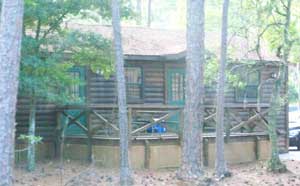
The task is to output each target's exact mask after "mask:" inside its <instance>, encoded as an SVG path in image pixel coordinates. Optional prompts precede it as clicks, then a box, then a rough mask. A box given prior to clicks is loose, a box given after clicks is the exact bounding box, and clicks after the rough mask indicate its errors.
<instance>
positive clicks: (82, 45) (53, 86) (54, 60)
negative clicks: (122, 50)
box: [19, 0, 132, 104]
mask: <svg viewBox="0 0 300 186" xmlns="http://www.w3.org/2000/svg"><path fill="white" fill-rule="evenodd" d="M121 10H122V16H123V17H124V18H130V16H131V15H132V12H131V4H130V2H128V1H122V9H121ZM73 18H76V19H80V20H83V19H93V20H97V18H98V19H99V18H101V19H105V20H109V19H110V18H111V12H110V0H96V1H89V0H88V1H87V0H64V1H55V0H25V10H24V28H25V31H24V36H23V43H22V56H21V72H20V86H19V87H20V88H19V89H20V91H19V94H20V95H23V96H28V97H33V98H35V99H38V98H42V99H44V100H47V101H51V102H56V103H59V104H66V103H69V102H72V103H73V102H74V101H75V100H77V99H78V98H74V97H73V96H72V95H70V91H69V90H68V87H70V86H71V85H74V84H83V83H84V82H80V79H74V77H72V76H71V75H70V74H69V73H68V71H69V70H70V69H72V68H73V67H75V66H81V67H88V68H91V69H92V70H93V71H94V72H98V73H101V74H103V75H105V76H106V77H108V76H109V75H110V74H111V73H112V72H113V60H112V52H111V51H112V50H111V48H112V47H111V41H110V40H107V39H105V38H103V37H102V36H101V35H97V34H96V33H89V32H81V31H80V30H78V31H72V30H68V29H67V28H65V27H64V22H65V21H68V20H70V19H73ZM77 101H80V100H77Z"/></svg>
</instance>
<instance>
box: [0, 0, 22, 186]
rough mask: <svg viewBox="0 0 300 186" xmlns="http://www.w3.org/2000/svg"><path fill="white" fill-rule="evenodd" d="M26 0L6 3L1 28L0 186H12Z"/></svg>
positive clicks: (6, 1)
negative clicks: (24, 0)
mask: <svg viewBox="0 0 300 186" xmlns="http://www.w3.org/2000/svg"><path fill="white" fill-rule="evenodd" d="M23 8H24V2H23V0H15V1H11V0H3V1H2V9H1V25H0V72H1V73H0V106H1V107H0V111H1V112H0V116H1V121H0V154H1V158H0V185H1V186H12V185H13V180H12V176H13V175H12V172H13V167H14V166H13V165H14V142H15V113H16V102H17V92H18V74H19V63H20V51H21V41H22V20H23Z"/></svg>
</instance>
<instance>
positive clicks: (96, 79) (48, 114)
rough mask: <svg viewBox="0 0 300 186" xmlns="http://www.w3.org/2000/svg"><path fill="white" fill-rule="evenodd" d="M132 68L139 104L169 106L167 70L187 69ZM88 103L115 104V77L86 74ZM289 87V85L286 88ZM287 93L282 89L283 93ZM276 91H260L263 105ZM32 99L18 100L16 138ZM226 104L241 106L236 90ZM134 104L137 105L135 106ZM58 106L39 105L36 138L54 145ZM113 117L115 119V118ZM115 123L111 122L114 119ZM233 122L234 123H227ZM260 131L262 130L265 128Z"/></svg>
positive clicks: (267, 72) (269, 87)
mask: <svg viewBox="0 0 300 186" xmlns="http://www.w3.org/2000/svg"><path fill="white" fill-rule="evenodd" d="M127 65H129V66H139V67H141V68H142V71H143V77H144V79H143V82H144V84H143V85H144V87H143V99H142V101H141V102H138V104H167V99H166V95H167V92H166V80H165V77H166V70H167V69H168V68H175V67H184V65H183V64H182V63H177V62H159V61H129V62H127ZM276 70H277V68H276V67H274V66H268V65H267V66H265V67H263V68H262V69H261V74H260V78H261V79H260V81H261V82H262V81H266V80H267V79H269V78H270V77H271V74H272V73H273V72H276ZM86 80H87V87H86V95H87V99H86V101H87V103H88V104H111V103H116V101H117V99H116V83H115V78H114V77H113V76H112V77H110V78H109V79H105V78H104V77H103V76H102V75H99V74H96V73H92V72H91V71H90V70H87V76H86ZM285 86H286V85H285ZM285 90H286V87H285V89H283V91H285ZM272 91H273V83H272V81H266V83H264V85H263V86H262V89H261V100H262V103H269V102H270V99H271V94H272ZM215 98H216V89H215V88H214V87H206V90H205V104H208V105H215ZM28 100H29V99H26V98H23V97H22V98H21V97H20V98H19V99H18V107H17V117H16V118H17V119H16V120H17V123H18V125H17V135H20V134H24V133H27V130H28V115H29V101H28ZM225 100H226V103H227V104H232V105H234V104H239V105H241V103H238V102H236V100H235V90H234V89H233V88H229V89H228V90H227V92H226V99H225ZM132 104H134V102H132ZM55 108H56V107H55V105H53V104H49V103H46V102H43V101H40V102H39V104H38V108H37V130H36V131H37V135H40V136H42V137H44V139H45V140H50V141H55V134H56V133H55V128H56V111H55ZM97 112H99V113H101V114H104V115H106V116H107V117H108V118H109V117H112V116H116V115H117V114H116V113H114V112H116V111H111V110H107V109H101V110H97ZM234 112H235V113H237V115H238V117H240V118H241V119H242V120H246V119H247V118H249V117H250V115H251V113H249V110H247V109H246V108H243V107H239V108H235V110H234ZM112 114H113V115H112ZM252 115H253V114H252ZM111 119H112V118H111ZM90 121H91V124H92V125H93V123H96V122H99V120H97V119H96V118H95V116H93V115H91V118H90ZM287 121H288V118H287V108H286V107H283V108H282V112H281V113H280V114H279V115H278V129H279V131H280V138H279V142H278V143H279V145H280V148H281V150H282V151H285V150H287V144H288V140H287V139H288V138H287V137H288V136H287V125H288V122H287ZM228 122H233V121H230V120H229V121H228ZM257 130H263V129H262V128H261V129H259V127H258V128H257Z"/></svg>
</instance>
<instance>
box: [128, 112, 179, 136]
mask: <svg viewBox="0 0 300 186" xmlns="http://www.w3.org/2000/svg"><path fill="white" fill-rule="evenodd" d="M177 112H178V111H173V112H169V113H168V114H165V115H164V116H162V117H160V118H157V119H153V120H154V121H153V122H150V123H148V124H146V125H144V126H142V127H140V128H138V129H136V130H134V131H132V133H131V134H135V133H138V132H140V131H143V130H146V129H147V128H149V127H151V126H153V125H155V124H156V123H158V122H161V121H163V120H166V119H168V118H169V117H171V116H172V115H174V114H175V113H177Z"/></svg>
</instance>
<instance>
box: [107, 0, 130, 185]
mask: <svg viewBox="0 0 300 186" xmlns="http://www.w3.org/2000/svg"><path fill="white" fill-rule="evenodd" d="M119 4H120V1H119V0H112V4H111V6H112V24H113V34H114V49H115V64H116V77H117V88H118V108H119V113H118V122H119V129H120V185H121V186H128V185H132V182H133V180H132V177H131V169H130V164H129V155H128V154H129V140H131V138H129V136H130V135H129V130H128V129H129V128H128V117H127V106H126V85H125V72H124V57H123V48H122V38H121V26H120V8H119Z"/></svg>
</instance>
